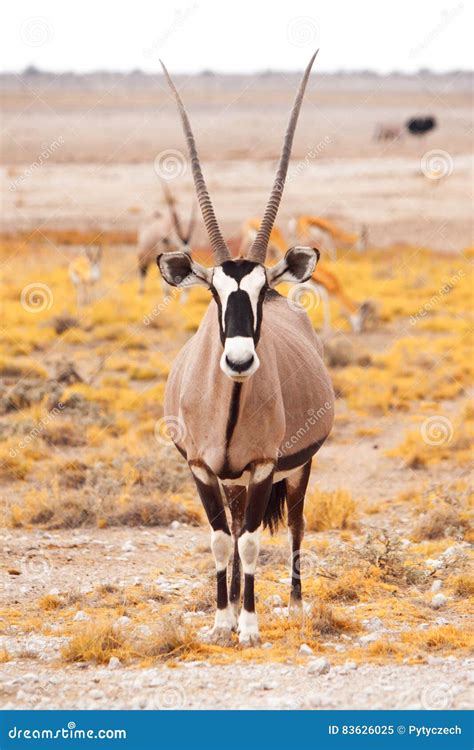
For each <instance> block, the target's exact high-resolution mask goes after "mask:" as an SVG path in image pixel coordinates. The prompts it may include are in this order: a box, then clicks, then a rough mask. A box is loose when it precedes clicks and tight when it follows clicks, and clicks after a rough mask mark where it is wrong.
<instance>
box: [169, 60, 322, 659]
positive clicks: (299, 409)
mask: <svg viewBox="0 0 474 750" xmlns="http://www.w3.org/2000/svg"><path fill="white" fill-rule="evenodd" d="M314 58H315V55H313V57H312V58H311V61H310V63H309V65H308V66H307V68H306V71H305V73H304V76H303V79H302V81H301V84H300V86H299V89H298V93H297V96H296V99H295V103H294V105H293V109H292V111H291V116H290V121H289V124H288V127H287V131H286V134H285V138H284V142H283V147H282V151H281V156H280V160H279V163H278V168H277V172H276V176H275V181H274V184H273V188H272V191H271V194H270V198H269V200H268V203H267V206H266V209H265V212H264V214H263V219H262V222H261V226H260V229H259V230H258V232H257V235H256V237H255V240H254V241H253V243H252V246H251V247H250V248H249V250H248V251H247V253H246V256H245V257H244V258H237V259H235V260H234V259H232V257H231V254H230V250H229V247H228V245H227V243H226V241H225V240H224V237H223V235H222V232H221V229H220V226H219V224H218V221H217V218H216V215H215V213H214V208H213V205H212V202H211V198H210V196H209V193H208V190H207V187H206V183H205V180H204V175H203V173H202V169H201V164H200V161H199V156H198V154H197V150H196V144H195V140H194V135H193V132H192V129H191V124H190V122H189V118H188V115H187V112H186V109H185V107H184V104H183V102H182V100H181V97H180V95H179V93H178V91H177V89H176V87H175V85H174V83H173V82H172V80H171V78H170V77H169V74H168V71H167V70H166V68H165V67H164V66H163V69H164V73H165V77H166V79H167V81H168V84H169V86H170V88H171V91H172V92H173V95H174V97H175V99H176V102H177V105H178V108H179V113H180V116H181V120H182V124H183V130H184V134H185V137H186V142H187V146H188V151H189V162H190V164H191V168H192V173H193V179H194V184H195V188H196V193H197V197H198V201H199V205H200V207H201V213H202V216H203V219H204V224H205V226H206V230H207V234H208V237H209V242H210V246H211V249H212V252H213V255H214V263H215V265H214V267H211V268H206V267H204V266H202V265H200V264H199V263H197V262H195V261H194V260H193V259H192V257H191V255H190V253H188V252H184V251H181V252H174V253H164V254H163V255H160V256H159V258H158V266H159V268H160V271H161V274H162V275H163V276H164V278H165V280H166V281H167V282H168V283H169V284H172V285H174V286H184V287H187V286H192V285H199V286H204V287H205V288H206V289H209V290H210V291H211V294H212V297H213V299H212V300H211V302H210V303H209V307H208V308H207V310H206V313H205V315H204V318H203V320H202V321H201V323H200V325H199V328H198V330H197V331H196V333H195V334H194V336H192V338H191V339H189V340H188V342H187V343H186V345H185V346H184V348H183V349H182V350H181V351H180V353H179V354H178V356H177V358H176V360H175V362H174V363H173V366H172V368H171V372H170V375H169V378H168V382H167V385H166V393H165V406H164V414H165V419H169V420H170V424H174V425H176V424H178V429H177V430H174V429H173V431H172V437H173V440H174V442H175V445H176V447H177V449H178V450H179V452H180V453H181V455H182V456H183V457H184V458H185V459H186V461H187V462H188V465H189V468H190V470H191V472H192V475H193V478H194V481H195V484H196V488H197V491H198V493H199V496H200V498H201V501H202V504H203V506H204V509H205V512H206V515H207V518H208V520H209V524H210V526H211V549H212V553H213V556H214V561H215V567H216V582H217V611H216V616H215V621H214V628H213V630H212V638H213V639H214V640H215V641H217V642H221V643H227V642H228V641H229V640H230V638H231V632H232V630H234V629H235V628H237V629H238V632H239V641H240V642H241V643H242V644H247V645H255V644H256V643H258V641H259V629H258V621H257V615H256V612H255V595H254V579H255V570H256V566H257V560H258V553H259V537H260V530H261V528H262V527H264V526H268V527H269V528H270V530H272V531H273V529H275V528H276V527H277V526H278V523H279V521H280V520H282V518H283V516H284V510H285V505H286V507H287V512H288V527H289V531H290V539H291V551H292V561H291V593H290V605H291V607H292V608H294V609H296V610H297V611H299V610H300V609H301V604H302V602H301V575H300V572H299V564H300V547H301V541H302V538H303V533H304V517H303V506H304V497H305V493H306V488H307V485H308V480H309V475H310V469H311V461H312V458H313V456H314V454H315V453H316V452H317V451H318V450H319V449H320V448H321V446H322V445H323V443H324V441H325V440H326V438H327V436H328V434H329V432H330V430H331V427H332V423H333V418H334V393H333V389H332V386H331V382H330V379H329V375H328V372H327V370H326V368H325V366H324V363H323V359H322V345H321V342H320V341H319V339H318V337H317V335H316V333H315V331H314V329H313V327H312V325H311V322H310V320H309V318H308V316H307V315H306V313H305V311H304V310H302V309H300V310H296V309H295V308H294V306H292V305H291V304H289V302H288V300H287V299H286V298H285V297H282V296H281V295H280V294H278V293H277V292H276V291H274V287H276V286H278V284H280V283H282V282H288V283H290V284H291V283H292V284H295V283H300V282H303V281H306V280H307V279H309V278H310V277H311V274H312V273H313V272H314V269H315V266H316V263H317V261H318V258H319V253H318V251H317V250H315V249H314V248H310V247H292V248H291V249H289V250H288V251H287V253H286V254H285V257H284V258H283V259H282V260H281V261H280V262H279V263H277V264H276V265H274V266H272V267H267V266H266V265H265V258H266V254H267V247H268V243H269V240H270V236H271V232H272V229H273V226H274V223H275V219H276V215H277V212H278V207H279V204H280V200H281V196H282V188H283V186H284V184H285V179H286V175H287V172H288V164H289V160H290V155H291V146H292V143H293V136H294V132H295V128H296V123H297V120H298V114H299V111H300V107H301V103H302V100H303V95H304V91H305V87H306V83H307V81H308V78H309V74H310V71H311V66H312V64H313V61H314ZM173 433H174V434H173ZM296 436H297V437H296ZM225 500H226V501H227V505H228V507H229V509H230V514H231V517H232V523H231V527H230V526H229V523H228V520H227V516H226V509H225V505H224V501H225ZM231 528H232V535H231V530H230V529H231ZM232 537H233V538H232ZM232 550H233V551H234V556H233V566H232V576H231V587H230V600H229V596H228V589H227V583H228V582H227V569H228V566H229V562H230V558H231V554H232ZM241 565H242V568H243V572H244V588H243V602H242V609H240V605H241ZM239 610H240V613H239Z"/></svg>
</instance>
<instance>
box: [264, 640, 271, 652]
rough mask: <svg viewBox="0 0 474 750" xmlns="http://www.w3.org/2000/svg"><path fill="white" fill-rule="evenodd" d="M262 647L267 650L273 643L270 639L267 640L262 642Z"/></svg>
mask: <svg viewBox="0 0 474 750" xmlns="http://www.w3.org/2000/svg"><path fill="white" fill-rule="evenodd" d="M262 648H264V649H265V650H266V649H269V648H273V643H270V641H267V642H266V643H264V644H262Z"/></svg>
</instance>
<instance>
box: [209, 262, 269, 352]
mask: <svg viewBox="0 0 474 750" xmlns="http://www.w3.org/2000/svg"><path fill="white" fill-rule="evenodd" d="M268 288H269V287H268V283H267V279H266V275H265V271H264V268H263V266H261V264H259V263H255V262H253V261H248V260H245V259H240V258H239V259H237V260H235V261H226V262H224V263H223V264H222V265H221V266H218V267H216V269H215V272H214V274H213V280H212V284H211V292H212V294H213V297H214V299H215V301H216V304H217V306H218V316H219V328H220V337H221V341H222V344H223V345H224V344H225V341H226V339H230V338H237V337H238V338H241V339H242V338H243V339H252V340H253V342H254V345H256V344H257V343H258V340H259V336H260V327H261V318H262V306H263V300H264V298H265V294H266V292H267V291H268Z"/></svg>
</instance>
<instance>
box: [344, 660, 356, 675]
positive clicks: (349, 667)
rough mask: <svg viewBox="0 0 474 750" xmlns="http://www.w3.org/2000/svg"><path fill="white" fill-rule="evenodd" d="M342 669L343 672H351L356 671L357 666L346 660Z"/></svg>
mask: <svg viewBox="0 0 474 750" xmlns="http://www.w3.org/2000/svg"><path fill="white" fill-rule="evenodd" d="M342 668H343V671H344V672H351V671H352V670H353V669H357V664H356V663H355V661H351V660H350V659H347V660H346V661H345V662H344V664H343V665H342Z"/></svg>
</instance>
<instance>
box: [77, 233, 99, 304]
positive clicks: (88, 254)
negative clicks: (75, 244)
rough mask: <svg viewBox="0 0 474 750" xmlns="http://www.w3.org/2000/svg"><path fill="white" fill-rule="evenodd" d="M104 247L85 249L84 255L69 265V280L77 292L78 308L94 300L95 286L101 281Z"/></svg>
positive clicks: (93, 246) (96, 246) (95, 246)
mask: <svg viewBox="0 0 474 750" xmlns="http://www.w3.org/2000/svg"><path fill="white" fill-rule="evenodd" d="M101 261H102V245H91V246H89V247H84V248H83V253H82V254H81V255H78V256H77V258H74V260H72V261H71V263H70V264H69V278H70V279H71V281H72V283H73V284H74V288H75V290H76V304H77V307H78V308H79V307H81V306H82V305H87V304H89V302H90V301H91V299H92V291H93V288H94V286H95V285H96V284H97V282H98V281H100V278H101V275H102V272H101V267H100V264H101Z"/></svg>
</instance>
